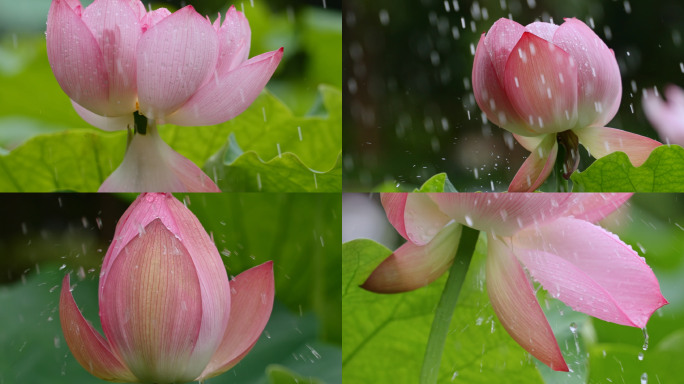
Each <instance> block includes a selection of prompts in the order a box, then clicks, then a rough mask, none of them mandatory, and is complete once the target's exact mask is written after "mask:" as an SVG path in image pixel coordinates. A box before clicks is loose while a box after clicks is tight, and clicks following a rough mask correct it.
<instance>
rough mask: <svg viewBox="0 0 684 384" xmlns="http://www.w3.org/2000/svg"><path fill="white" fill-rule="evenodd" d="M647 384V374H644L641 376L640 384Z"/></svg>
mask: <svg viewBox="0 0 684 384" xmlns="http://www.w3.org/2000/svg"><path fill="white" fill-rule="evenodd" d="M646 383H648V373H646V372H644V373H643V374H641V384H646Z"/></svg>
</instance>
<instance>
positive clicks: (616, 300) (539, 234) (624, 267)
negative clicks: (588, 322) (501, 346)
mask: <svg viewBox="0 0 684 384" xmlns="http://www.w3.org/2000/svg"><path fill="white" fill-rule="evenodd" d="M512 246H513V249H514V250H515V255H516V256H517V257H518V258H519V259H520V261H521V262H522V263H523V264H524V265H525V267H526V268H527V270H528V271H529V273H530V274H531V275H532V277H534V279H535V280H537V281H539V282H540V283H541V284H542V286H543V287H544V288H545V289H546V290H547V291H548V292H549V293H550V294H551V296H553V297H555V298H558V299H559V300H561V301H563V302H564V303H566V304H567V305H569V306H570V307H572V308H573V309H574V310H576V311H580V312H584V313H587V314H589V315H591V316H593V317H597V318H599V319H602V320H605V321H610V322H613V323H617V324H622V325H629V326H632V327H638V328H643V327H645V326H646V323H647V322H648V319H649V317H650V316H651V314H653V312H654V311H655V310H656V309H658V308H660V307H662V306H663V305H665V304H667V301H666V300H665V298H664V297H663V296H662V294H661V293H660V285H659V284H658V280H657V279H656V277H655V275H654V274H653V271H652V270H651V268H650V267H649V266H648V265H646V262H645V261H644V260H643V259H642V258H641V257H639V255H638V254H637V253H636V252H635V251H634V250H632V248H631V247H630V246H629V245H627V244H625V243H624V242H622V241H621V240H620V239H619V238H618V237H617V236H615V235H614V234H612V233H610V232H608V231H606V230H605V229H603V228H601V227H599V226H596V225H594V224H591V223H589V222H586V221H584V220H578V219H575V218H570V217H564V218H559V219H557V220H555V221H553V222H550V223H546V224H544V225H543V226H539V227H536V228H529V229H526V230H524V231H521V232H519V233H518V234H516V235H515V236H514V237H513V242H512Z"/></svg>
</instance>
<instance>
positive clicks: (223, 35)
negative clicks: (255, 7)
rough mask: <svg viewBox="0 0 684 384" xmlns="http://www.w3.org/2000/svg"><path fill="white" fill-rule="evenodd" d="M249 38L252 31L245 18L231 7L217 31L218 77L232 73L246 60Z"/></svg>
mask: <svg viewBox="0 0 684 384" xmlns="http://www.w3.org/2000/svg"><path fill="white" fill-rule="evenodd" d="M219 17H220V15H219ZM251 37H252V31H251V29H250V28H249V22H248V21H247V18H246V17H245V15H244V14H243V13H242V12H240V11H238V10H236V9H235V6H234V5H231V6H230V9H228V12H226V18H225V20H224V21H223V25H222V26H221V27H220V28H219V29H218V39H219V58H218V64H217V70H218V72H219V75H221V74H224V73H228V72H230V71H232V70H233V69H235V68H237V67H238V66H239V65H240V64H242V63H244V62H245V61H246V60H247V58H248V57H249V46H250V42H251Z"/></svg>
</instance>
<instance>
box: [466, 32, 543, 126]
mask: <svg viewBox="0 0 684 384" xmlns="http://www.w3.org/2000/svg"><path fill="white" fill-rule="evenodd" d="M490 34H491V32H490ZM485 39H486V38H485V35H484V34H483V35H482V36H481V37H480V42H479V43H478V44H477V49H476V50H475V61H474V62H473V94H474V95H475V101H476V102H477V105H479V106H480V109H482V111H483V112H484V113H485V114H486V115H487V118H488V119H489V120H490V121H491V122H492V123H494V124H496V125H498V126H499V127H502V128H504V129H506V130H508V131H511V132H516V133H520V134H528V135H529V134H531V133H533V131H531V130H530V129H529V128H527V125H526V124H525V122H524V121H522V120H521V118H520V116H518V113H517V112H516V111H515V109H513V106H512V105H511V103H510V101H508V95H506V92H505V91H504V88H503V85H502V84H503V83H502V82H499V81H496V70H495V68H494V64H493V63H492V60H491V57H490V55H489V53H488V52H487V48H486V47H485Z"/></svg>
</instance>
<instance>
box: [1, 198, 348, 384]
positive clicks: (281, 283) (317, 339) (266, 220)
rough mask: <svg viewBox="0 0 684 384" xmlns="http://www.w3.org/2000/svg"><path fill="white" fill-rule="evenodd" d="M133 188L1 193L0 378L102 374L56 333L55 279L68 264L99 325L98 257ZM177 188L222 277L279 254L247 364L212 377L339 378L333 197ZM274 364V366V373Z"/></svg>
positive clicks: (336, 202) (84, 378) (337, 223)
mask: <svg viewBox="0 0 684 384" xmlns="http://www.w3.org/2000/svg"><path fill="white" fill-rule="evenodd" d="M134 197H135V195H122V196H114V195H106V194H79V195H76V194H49V195H30V194H7V195H4V196H1V197H0V204H1V205H2V206H3V208H4V209H5V211H7V212H8V213H10V212H11V215H9V216H8V218H7V220H5V221H4V222H3V224H2V225H3V229H4V231H3V232H2V236H0V247H1V248H0V250H1V251H2V254H3V257H2V258H0V273H1V276H2V279H3V280H2V281H4V282H5V284H4V285H0V307H2V308H5V310H3V311H2V312H1V313H0V329H1V331H0V346H2V348H0V351H1V352H0V381H3V382H21V381H23V382H50V383H62V382H63V383H73V382H98V381H97V380H96V379H95V378H93V377H91V376H90V375H89V374H88V373H87V372H86V371H85V370H84V369H83V368H82V367H80V366H79V364H78V363H77V362H76V361H75V360H74V359H73V357H72V355H71V353H70V352H69V351H68V347H67V346H66V343H65V341H64V339H63V336H62V332H61V328H60V324H59V314H58V302H59V292H60V289H59V284H60V282H61V280H62V278H63V277H64V275H65V274H66V273H68V272H72V273H73V275H72V283H73V285H74V291H73V294H74V297H75V299H76V302H77V304H78V305H79V308H81V309H82V311H83V314H84V316H85V317H86V319H88V320H89V321H91V322H93V324H94V325H95V326H96V327H99V318H98V306H97V283H98V276H99V268H100V264H101V262H102V258H103V256H104V253H105V252H106V250H107V247H108V246H109V243H110V242H111V238H112V235H113V232H114V227H115V224H116V222H117V220H118V218H119V217H120V216H121V214H123V211H124V210H125V209H126V208H127V207H128V205H129V203H130V201H132V199H133V198H134ZM176 197H178V198H179V199H181V200H182V201H184V202H185V203H186V204H187V205H188V207H189V208H190V210H191V211H193V213H195V214H196V215H197V217H198V219H199V220H200V222H201V223H202V225H203V226H204V227H205V229H206V230H207V231H208V232H209V233H210V235H212V238H213V239H214V242H215V243H216V245H217V247H218V249H219V252H220V253H221V255H222V258H223V260H224V263H225V265H226V269H227V272H228V274H229V276H231V277H232V276H235V275H237V274H239V273H240V272H242V271H243V270H246V269H248V268H251V267H253V266H256V265H258V264H261V263H263V262H265V261H267V260H273V261H274V272H275V281H276V305H275V307H274V313H273V315H272V316H271V319H270V321H269V324H268V326H267V327H266V331H265V332H264V334H263V335H262V337H261V339H260V341H259V342H258V343H257V346H256V347H255V349H254V350H253V351H252V352H251V353H250V354H249V355H248V356H247V358H246V359H245V360H243V362H241V363H240V364H239V365H237V366H236V367H235V368H234V369H233V370H231V371H230V372H228V373H226V374H224V375H222V376H219V377H217V378H215V379H212V380H209V381H207V382H208V383H223V382H235V380H236V379H237V380H238V382H241V383H243V382H244V383H254V384H256V383H260V384H266V383H267V382H270V381H268V380H271V379H269V377H271V376H273V375H275V376H278V377H281V379H282V375H283V374H284V373H282V371H283V370H284V371H285V372H291V373H292V374H291V375H290V376H292V377H293V379H292V380H295V379H297V378H299V377H305V378H311V379H312V380H314V379H315V380H314V381H315V382H316V383H318V382H321V383H332V384H335V383H341V372H340V369H341V368H340V359H341V351H340V347H339V345H340V344H341V325H340V324H341V320H340V317H341V302H340V286H341V282H340V257H341V254H340V245H339V244H340V243H341V238H340V236H341V212H340V209H341V199H340V197H339V195H337V194H315V195H305V194H190V195H177V196H176ZM98 329H100V328H98ZM37 367H40V369H37ZM279 367H285V368H284V369H281V368H279ZM274 370H275V371H278V372H280V373H278V374H272V373H269V372H271V371H274ZM279 375H280V376H279ZM281 379H279V380H281ZM316 380H317V381H316ZM279 382H280V381H278V383H279Z"/></svg>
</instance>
